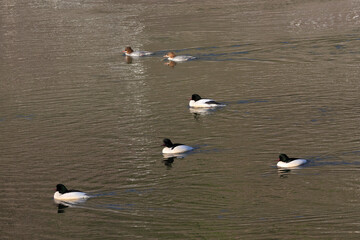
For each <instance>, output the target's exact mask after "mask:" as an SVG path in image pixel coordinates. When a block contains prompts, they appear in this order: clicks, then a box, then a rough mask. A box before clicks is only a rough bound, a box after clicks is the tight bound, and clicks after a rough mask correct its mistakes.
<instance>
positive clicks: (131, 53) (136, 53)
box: [123, 47, 153, 57]
mask: <svg viewBox="0 0 360 240" xmlns="http://www.w3.org/2000/svg"><path fill="white" fill-rule="evenodd" d="M123 52H124V53H125V55H126V56H130V57H143V56H148V55H151V54H153V52H148V51H134V50H132V48H131V47H126V48H125V51H123Z"/></svg>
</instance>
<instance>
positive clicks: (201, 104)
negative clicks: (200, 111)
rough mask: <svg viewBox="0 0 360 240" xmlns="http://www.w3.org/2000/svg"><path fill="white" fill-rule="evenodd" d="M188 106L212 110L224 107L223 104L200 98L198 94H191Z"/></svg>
mask: <svg viewBox="0 0 360 240" xmlns="http://www.w3.org/2000/svg"><path fill="white" fill-rule="evenodd" d="M189 106H190V107H192V108H213V107H221V106H225V104H222V103H218V102H216V101H214V100H212V99H208V98H201V97H200V95H199V94H193V95H192V96H191V99H190V102H189Z"/></svg>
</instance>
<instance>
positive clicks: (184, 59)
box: [164, 52, 196, 62]
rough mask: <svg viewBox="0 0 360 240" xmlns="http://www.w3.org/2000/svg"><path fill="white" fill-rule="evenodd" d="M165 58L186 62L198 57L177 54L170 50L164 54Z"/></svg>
mask: <svg viewBox="0 0 360 240" xmlns="http://www.w3.org/2000/svg"><path fill="white" fill-rule="evenodd" d="M164 58H167V59H168V60H170V61H174V62H185V61H188V60H192V59H195V58H196V57H193V56H184V55H181V56H176V55H175V53H174V52H168V53H167V54H166V55H164Z"/></svg>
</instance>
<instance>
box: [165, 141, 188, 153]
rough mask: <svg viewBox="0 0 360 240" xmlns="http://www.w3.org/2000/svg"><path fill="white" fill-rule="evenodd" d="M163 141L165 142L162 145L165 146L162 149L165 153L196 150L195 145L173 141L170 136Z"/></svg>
mask: <svg viewBox="0 0 360 240" xmlns="http://www.w3.org/2000/svg"><path fill="white" fill-rule="evenodd" d="M163 142H164V144H163V145H162V146H165V147H164V148H163V150H162V153H163V154H176V153H183V152H188V151H192V150H194V148H193V147H190V146H187V145H184V144H181V143H172V142H171V140H170V139H168V138H165V139H164V140H163Z"/></svg>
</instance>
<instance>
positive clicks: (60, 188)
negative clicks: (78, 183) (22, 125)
mask: <svg viewBox="0 0 360 240" xmlns="http://www.w3.org/2000/svg"><path fill="white" fill-rule="evenodd" d="M56 191H58V192H59V193H61V194H64V193H67V192H68V190H67V188H66V187H65V186H64V185H63V184H60V183H59V184H58V185H56Z"/></svg>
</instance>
